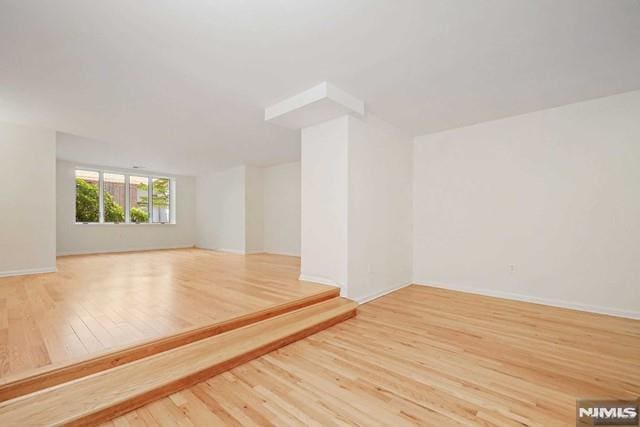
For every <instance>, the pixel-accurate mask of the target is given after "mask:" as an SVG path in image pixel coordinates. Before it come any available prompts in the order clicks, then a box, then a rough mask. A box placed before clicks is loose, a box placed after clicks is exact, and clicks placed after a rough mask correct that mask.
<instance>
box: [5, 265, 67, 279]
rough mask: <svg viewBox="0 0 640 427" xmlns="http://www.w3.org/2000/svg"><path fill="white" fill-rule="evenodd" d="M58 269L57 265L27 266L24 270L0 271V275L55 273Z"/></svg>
mask: <svg viewBox="0 0 640 427" xmlns="http://www.w3.org/2000/svg"><path fill="white" fill-rule="evenodd" d="M56 271H58V269H57V268H56V267H44V268H25V269H22V270H8V271H0V277H11V276H26V275H29V274H42V273H55V272H56Z"/></svg>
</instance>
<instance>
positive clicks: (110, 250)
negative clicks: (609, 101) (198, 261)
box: [56, 245, 195, 257]
mask: <svg viewBox="0 0 640 427" xmlns="http://www.w3.org/2000/svg"><path fill="white" fill-rule="evenodd" d="M192 248H195V245H183V246H158V247H154V248H127V249H107V250H103V251H92V250H89V251H70V252H60V253H57V254H56V256H57V257H64V256H74V255H99V254H117V253H125V252H147V251H166V250H171V249H192Z"/></svg>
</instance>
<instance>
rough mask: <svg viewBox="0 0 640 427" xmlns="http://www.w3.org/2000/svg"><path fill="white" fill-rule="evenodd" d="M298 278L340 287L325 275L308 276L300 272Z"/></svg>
mask: <svg viewBox="0 0 640 427" xmlns="http://www.w3.org/2000/svg"><path fill="white" fill-rule="evenodd" d="M298 280H304V281H305V282H314V283H320V284H322V285H329V286H335V287H337V288H339V287H340V285H338V284H337V283H336V282H334V281H333V280H331V279H328V278H326V277H320V276H310V275H308V274H300V277H298Z"/></svg>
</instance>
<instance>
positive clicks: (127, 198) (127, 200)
mask: <svg viewBox="0 0 640 427" xmlns="http://www.w3.org/2000/svg"><path fill="white" fill-rule="evenodd" d="M130 190H131V187H130V185H129V175H125V176H124V222H125V224H129V223H130V222H131V195H130V194H129V191H130Z"/></svg>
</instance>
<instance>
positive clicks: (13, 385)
mask: <svg viewBox="0 0 640 427" xmlns="http://www.w3.org/2000/svg"><path fill="white" fill-rule="evenodd" d="M338 296H339V290H338V289H327V290H325V291H323V292H320V293H317V294H312V295H308V296H306V297H302V298H299V299H296V300H293V301H287V302H285V303H282V304H278V305H275V306H271V307H267V308H265V309H262V310H259V311H257V312H253V313H247V314H244V315H241V316H237V317H234V318H231V319H227V320H223V321H221V322H217V323H211V324H208V325H202V326H196V327H192V328H187V329H183V330H181V331H179V332H177V333H174V334H172V335H168V336H163V337H159V338H153V339H149V340H144V341H140V342H138V343H134V344H131V345H126V346H122V347H118V348H116V349H112V350H107V351H105V352H103V353H99V354H97V355H94V356H93V357H90V358H88V359H78V360H75V361H70V362H65V363H62V364H59V365H54V366H49V367H42V368H36V369H35V370H31V371H28V372H25V373H22V374H20V373H18V374H15V376H9V377H5V378H0V403H3V402H6V401H8V400H12V399H15V398H17V397H20V396H24V395H28V394H31V393H34V392H36V391H38V390H43V389H47V388H50V387H54V386H56V385H59V384H63V383H66V382H69V381H73V380H76V379H79V378H83V377H86V376H90V375H93V374H96V373H99V372H103V371H105V370H109V369H113V368H116V367H118V366H122V365H124V364H127V363H132V362H135V361H137V360H141V359H144V358H146V357H150V356H153V355H155V354H159V353H163V352H165V351H170V350H172V349H175V348H179V347H182V346H184V345H189V344H192V343H194V342H198V341H201V340H203V339H207V338H211V337H214V336H216V335H220V334H222V333H226V332H229V331H233V330H235V329H239V328H242V327H246V326H250V325H252V324H255V323H258V322H261V321H264V320H268V319H271V318H274V317H278V316H281V315H283V314H287V313H291V312H294V311H297V310H300V309H303V308H305V307H310V306H313V305H315V304H318V303H322V302H325V301H329V300H332V299H334V298H337V297H338Z"/></svg>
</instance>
